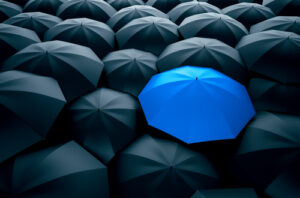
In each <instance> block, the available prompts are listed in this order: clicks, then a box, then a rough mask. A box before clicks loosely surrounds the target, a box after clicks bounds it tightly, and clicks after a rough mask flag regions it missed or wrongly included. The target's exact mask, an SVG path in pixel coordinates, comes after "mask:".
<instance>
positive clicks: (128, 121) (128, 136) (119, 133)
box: [69, 88, 139, 163]
mask: <svg viewBox="0 0 300 198" xmlns="http://www.w3.org/2000/svg"><path fill="white" fill-rule="evenodd" d="M138 109H139V104H138V102H137V101H136V100H135V98H133V97H132V96H130V95H128V94H125V93H122V92H118V91H114V90H111V89H107V88H100V89H98V90H96V91H94V92H92V93H89V94H87V95H85V96H83V97H81V98H79V99H78V100H77V101H75V102H74V103H73V104H72V105H71V106H70V107H69V111H70V115H71V120H72V128H73V130H72V131H73V133H74V137H75V139H76V140H77V141H78V142H79V143H80V144H82V145H83V146H84V147H85V148H86V149H87V150H89V151H90V152H91V153H93V154H94V155H96V156H97V157H98V158H99V159H100V160H101V161H103V162H105V163H108V162H109V161H110V160H111V159H112V158H113V157H114V155H115V153H117V152H118V151H120V150H121V149H123V148H124V147H125V146H126V145H127V144H129V143H130V142H131V141H132V140H133V139H134V138H135V136H136V118H137V111H138Z"/></svg>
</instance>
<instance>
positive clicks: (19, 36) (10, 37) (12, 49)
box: [0, 24, 41, 64]
mask: <svg viewBox="0 0 300 198" xmlns="http://www.w3.org/2000/svg"><path fill="white" fill-rule="evenodd" d="M39 42H41V40H40V39H39V37H38V36H37V35H36V33H35V32H33V31H31V30H28V29H25V28H20V27H16V26H13V25H8V24H0V52H1V53H0V64H1V63H2V62H3V61H5V60H6V59H7V58H8V57H10V56H11V55H13V54H14V53H16V52H17V51H20V50H22V49H23V48H25V47H27V46H29V45H31V44H33V43H39Z"/></svg>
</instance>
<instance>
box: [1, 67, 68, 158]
mask: <svg viewBox="0 0 300 198" xmlns="http://www.w3.org/2000/svg"><path fill="white" fill-rule="evenodd" d="M65 103H66V101H65V98H64V96H63V94H62V92H61V90H60V87H59V85H58V84H57V82H56V81H55V80H54V79H52V78H48V77H41V76H37V75H34V74H29V73H25V72H20V71H7V72H2V73H0V112H1V113H0V128H1V130H0V163H1V162H3V161H4V160H6V159H8V158H9V157H12V156H13V155H15V154H17V153H18V152H20V151H22V150H24V149H26V148H28V147H30V146H31V145H33V144H35V143H37V142H39V141H41V140H43V139H44V138H45V136H46V135H47V133H48V131H49V129H50V127H51V126H52V124H53V122H54V121H55V119H56V117H57V116H58V114H59V113H60V111H61V110H62V108H63V106H64V104H65Z"/></svg>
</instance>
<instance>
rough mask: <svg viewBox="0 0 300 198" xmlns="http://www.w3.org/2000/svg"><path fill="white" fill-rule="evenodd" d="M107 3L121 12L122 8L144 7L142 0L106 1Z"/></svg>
mask: <svg viewBox="0 0 300 198" xmlns="http://www.w3.org/2000/svg"><path fill="white" fill-rule="evenodd" d="M107 2H108V3H109V4H110V5H111V6H112V7H114V8H115V9H116V10H121V9H122V8H126V7H130V6H133V5H144V2H143V1H142V0H108V1H107Z"/></svg>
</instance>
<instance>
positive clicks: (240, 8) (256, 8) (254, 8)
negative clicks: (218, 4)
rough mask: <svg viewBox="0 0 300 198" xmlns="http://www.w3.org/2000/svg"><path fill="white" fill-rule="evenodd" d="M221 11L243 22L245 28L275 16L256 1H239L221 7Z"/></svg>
mask: <svg viewBox="0 0 300 198" xmlns="http://www.w3.org/2000/svg"><path fill="white" fill-rule="evenodd" d="M223 13H224V14H226V15H228V16H231V17H232V18H234V19H236V20H238V21H239V22H241V23H242V24H244V25H245V26H246V27H247V28H250V27H251V26H252V25H254V24H257V23H259V22H261V21H264V20H266V19H269V18H272V17H275V14H274V13H273V11H272V10H271V9H270V8H268V7H265V6H263V5H260V4H258V3H239V4H235V5H232V6H229V7H226V8H224V9H223Z"/></svg>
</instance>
